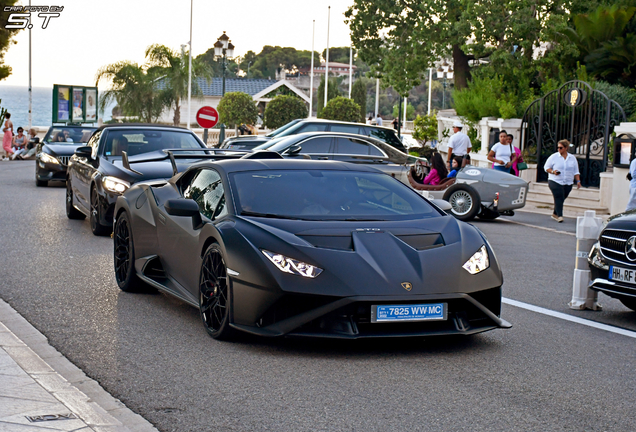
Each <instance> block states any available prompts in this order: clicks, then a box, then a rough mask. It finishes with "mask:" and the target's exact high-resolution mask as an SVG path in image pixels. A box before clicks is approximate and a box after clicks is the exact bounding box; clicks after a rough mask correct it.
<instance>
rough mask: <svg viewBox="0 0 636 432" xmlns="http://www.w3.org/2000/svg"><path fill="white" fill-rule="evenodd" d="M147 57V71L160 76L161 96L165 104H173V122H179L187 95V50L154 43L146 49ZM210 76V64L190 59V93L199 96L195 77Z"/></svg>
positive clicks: (177, 123) (199, 91)
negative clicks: (182, 104)
mask: <svg viewBox="0 0 636 432" xmlns="http://www.w3.org/2000/svg"><path fill="white" fill-rule="evenodd" d="M146 58H147V59H148V73H150V74H152V75H154V76H157V77H160V78H159V79H160V80H162V83H161V84H160V86H161V87H162V88H163V90H162V95H161V98H162V100H164V102H165V103H166V106H174V117H173V119H172V120H173V123H174V125H175V126H179V124H180V123H181V101H182V100H183V99H185V98H187V96H188V52H187V51H185V50H182V51H181V53H178V52H175V51H173V50H172V49H170V48H169V47H167V46H165V45H159V44H154V45H151V46H149V47H148V48H147V49H146ZM211 77H212V69H211V68H210V66H209V65H208V64H207V63H205V62H203V61H201V60H199V59H192V79H193V80H192V94H193V95H195V96H201V95H202V93H201V89H200V88H199V86H198V84H197V81H196V78H206V79H209V78H211Z"/></svg>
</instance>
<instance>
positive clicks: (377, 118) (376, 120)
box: [375, 114, 382, 126]
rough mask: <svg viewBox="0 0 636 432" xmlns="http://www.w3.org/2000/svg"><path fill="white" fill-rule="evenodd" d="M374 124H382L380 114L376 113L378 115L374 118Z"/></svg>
mask: <svg viewBox="0 0 636 432" xmlns="http://www.w3.org/2000/svg"><path fill="white" fill-rule="evenodd" d="M375 124H377V125H378V126H382V117H380V114H378V116H377V117H376V118H375Z"/></svg>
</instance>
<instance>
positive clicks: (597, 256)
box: [587, 211, 636, 311]
mask: <svg viewBox="0 0 636 432" xmlns="http://www.w3.org/2000/svg"><path fill="white" fill-rule="evenodd" d="M587 260H588V263H589V266H590V272H591V275H592V283H591V284H590V288H591V289H593V290H595V291H601V292H603V293H605V294H607V295H608V296H610V297H614V298H617V299H618V300H620V301H621V303H623V304H624V305H625V306H627V307H628V308H630V309H631V310H634V311H636V212H635V211H630V212H626V213H621V214H618V215H616V216H612V217H611V218H610V219H609V220H608V222H607V225H606V226H605V227H604V228H603V230H602V232H601V235H600V236H599V238H598V242H597V243H596V244H595V245H594V246H593V247H592V250H591V251H590V254H589V255H588V259H587Z"/></svg>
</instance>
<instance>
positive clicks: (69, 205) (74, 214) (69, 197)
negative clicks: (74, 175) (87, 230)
mask: <svg viewBox="0 0 636 432" xmlns="http://www.w3.org/2000/svg"><path fill="white" fill-rule="evenodd" d="M66 217H67V218H69V219H85V218H86V216H85V215H84V213H82V212H81V211H79V210H78V209H76V208H75V207H74V206H73V186H72V185H71V180H70V179H67V180H66Z"/></svg>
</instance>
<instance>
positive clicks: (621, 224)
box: [607, 210, 636, 231]
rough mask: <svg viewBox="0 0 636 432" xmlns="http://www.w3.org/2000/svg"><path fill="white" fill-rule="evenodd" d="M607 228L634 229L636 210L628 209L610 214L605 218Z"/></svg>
mask: <svg viewBox="0 0 636 432" xmlns="http://www.w3.org/2000/svg"><path fill="white" fill-rule="evenodd" d="M607 228H608V229H613V228H614V229H626V230H630V231H636V210H630V211H627V212H624V213H619V214H617V215H614V216H611V217H610V218H609V219H608V220H607Z"/></svg>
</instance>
